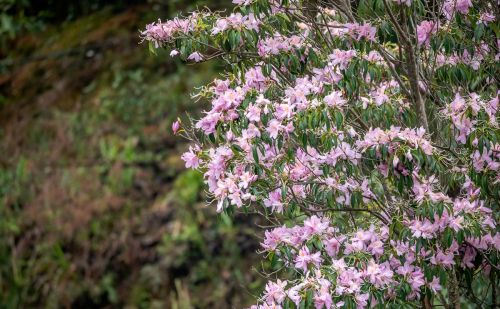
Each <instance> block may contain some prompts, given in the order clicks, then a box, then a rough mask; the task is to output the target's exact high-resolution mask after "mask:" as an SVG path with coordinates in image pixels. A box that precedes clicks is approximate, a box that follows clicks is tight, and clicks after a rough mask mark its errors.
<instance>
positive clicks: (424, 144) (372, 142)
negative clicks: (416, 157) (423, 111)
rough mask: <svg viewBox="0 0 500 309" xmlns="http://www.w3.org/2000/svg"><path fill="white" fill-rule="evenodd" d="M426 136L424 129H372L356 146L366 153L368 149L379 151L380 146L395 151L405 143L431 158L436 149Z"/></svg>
mask: <svg viewBox="0 0 500 309" xmlns="http://www.w3.org/2000/svg"><path fill="white" fill-rule="evenodd" d="M424 136H425V130H424V129H423V128H418V129H410V128H405V129H401V128H400V127H391V128H390V129H389V130H382V129H380V128H375V129H373V128H371V129H370V130H368V132H366V134H365V136H364V139H363V140H359V141H357V142H356V146H357V147H358V148H359V149H360V150H361V152H364V151H366V150H367V149H368V148H375V149H377V148H378V147H379V146H380V145H385V146H388V147H389V149H394V148H396V147H397V146H398V144H400V143H405V144H407V145H409V146H411V147H413V148H414V149H417V148H419V149H421V150H422V151H423V152H424V153H425V154H426V155H429V156H430V155H432V153H433V151H434V147H433V146H432V145H431V143H430V142H429V141H428V140H427V139H426V138H425V137H424Z"/></svg>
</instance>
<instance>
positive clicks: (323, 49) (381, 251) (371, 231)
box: [142, 0, 500, 308]
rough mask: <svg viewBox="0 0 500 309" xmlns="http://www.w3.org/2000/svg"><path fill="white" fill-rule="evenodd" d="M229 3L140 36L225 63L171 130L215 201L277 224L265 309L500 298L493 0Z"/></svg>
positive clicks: (268, 246) (223, 208) (184, 55)
mask: <svg viewBox="0 0 500 309" xmlns="http://www.w3.org/2000/svg"><path fill="white" fill-rule="evenodd" d="M234 2H235V3H236V4H237V7H236V8H235V9H234V12H232V13H231V14H230V15H228V16H225V17H223V16H221V15H219V13H216V12H209V11H197V12H194V13H192V14H190V15H189V16H187V17H179V18H176V19H173V20H169V21H166V22H162V21H158V22H156V23H153V24H150V25H148V26H147V27H146V29H145V30H144V31H143V32H142V36H143V38H144V40H147V41H149V44H150V49H151V50H152V51H154V50H155V48H163V47H165V48H169V49H170V50H171V53H170V54H171V56H172V57H180V58H181V59H182V60H185V61H188V62H201V61H207V60H210V59H214V58H221V59H223V60H224V61H225V62H226V63H227V70H226V74H225V75H224V76H223V78H222V79H216V80H214V81H213V83H211V84H209V85H207V86H206V87H203V88H202V89H201V91H199V93H198V94H197V95H196V98H206V99H208V100H210V101H211V103H212V107H211V109H210V110H208V111H207V112H206V114H205V116H204V117H203V118H201V119H199V120H198V121H196V122H195V124H194V127H193V126H188V125H183V123H180V122H179V123H176V124H174V127H173V129H174V131H175V132H176V133H179V134H183V135H185V136H186V137H187V138H188V139H190V140H191V141H192V142H193V145H192V147H191V149H190V151H188V152H187V153H185V154H184V155H183V156H182V158H183V159H184V161H185V162H186V167H188V168H195V169H200V170H201V171H203V172H204V175H205V181H206V183H207V185H208V190H209V192H210V193H211V196H212V197H213V199H214V201H215V203H216V204H217V209H218V211H220V212H225V213H232V212H233V211H235V210H240V211H245V212H249V211H254V212H259V213H261V214H262V215H263V216H265V217H266V218H267V219H268V220H269V223H270V225H271V226H272V228H270V229H269V230H268V231H266V234H265V239H264V240H263V242H262V248H263V254H264V255H265V256H266V257H267V258H269V260H270V261H271V263H272V264H273V266H274V269H275V270H277V271H276V272H273V273H272V274H269V279H270V281H269V283H268V284H267V286H266V289H265V292H264V294H263V296H262V297H261V298H260V299H259V300H258V305H256V307H257V308H281V307H283V308H292V307H300V308H304V307H316V308H323V307H326V308H334V307H346V308H353V307H359V308H363V307H367V306H379V307H384V306H388V307H395V308H400V307H413V306H422V307H424V308H430V307H432V306H438V305H440V306H443V305H444V306H446V307H449V308H452V307H453V308H456V307H457V306H459V305H460V303H461V302H464V303H471V304H476V305H477V306H486V305H488V306H493V307H494V306H495V305H496V297H497V293H498V286H499V285H498V274H499V267H498V264H499V263H498V261H499V250H500V234H499V233H498V228H497V220H498V214H497V211H498V201H499V190H498V189H499V182H500V144H499V138H500V131H499V127H498V116H499V114H498V60H499V57H500V54H499V42H500V41H499V40H498V35H499V30H500V29H499V25H498V22H497V16H498V4H497V2H496V1H471V0H447V1H420V0H392V1H391V0H359V1H346V0H343V1H340V0H339V1H300V0H297V1H294V0H289V1H288V0H283V1H265V0H235V1H234ZM184 122H187V121H184ZM277 274H278V275H279V276H278V275H277ZM275 277H279V278H280V279H274V278H275Z"/></svg>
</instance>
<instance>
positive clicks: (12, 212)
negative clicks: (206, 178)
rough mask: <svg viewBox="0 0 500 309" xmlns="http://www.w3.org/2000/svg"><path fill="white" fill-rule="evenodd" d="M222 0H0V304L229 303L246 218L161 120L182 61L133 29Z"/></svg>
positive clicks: (242, 288)
mask: <svg viewBox="0 0 500 309" xmlns="http://www.w3.org/2000/svg"><path fill="white" fill-rule="evenodd" d="M228 5H230V1H229V0H227V1H220V2H218V1H196V0H189V1H183V0H177V1H172V0H170V1H169V0H157V1H138V0H137V1H124V0H122V1H104V0H102V1H97V0H93V1H61V0H52V1H51V0H47V1H34V0H33V1H32V0H24V1H23V0H0V308H239V307H244V306H247V305H249V304H251V303H252V300H253V299H254V295H255V294H258V292H259V291H260V290H261V289H262V284H263V282H264V279H263V278H261V277H260V276H259V274H258V272H257V271H256V270H253V269H252V267H253V266H258V265H259V262H258V261H259V258H258V256H257V254H256V251H257V250H258V236H257V235H255V228H254V225H255V222H253V221H254V220H255V218H252V217H251V216H250V217H249V216H235V217H232V218H229V217H223V216H222V217H221V216H218V215H217V214H216V213H215V211H214V207H206V203H205V198H206V196H205V193H204V190H203V182H202V177H201V175H200V174H198V173H196V172H193V171H186V170H185V169H184V166H183V162H182V161H181V160H180V158H179V157H180V154H181V153H182V152H183V150H185V149H186V148H187V144H186V142H185V141H183V140H182V139H181V138H177V137H175V136H173V135H172V133H171V130H170V126H171V124H172V122H173V121H174V120H175V119H176V118H177V116H178V115H185V114H186V112H188V113H190V114H194V115H196V114H199V113H200V112H201V109H202V108H203V103H194V102H193V101H192V100H191V99H190V93H191V92H192V91H193V87H196V86H201V85H203V84H205V83H207V82H209V81H210V80H211V79H213V78H214V77H216V76H217V74H218V72H220V71H221V69H222V68H221V67H220V65H219V64H217V63H205V64H202V65H199V66H190V65H186V64H183V63H180V62H176V60H172V59H170V57H169V56H168V53H167V52H166V51H165V52H160V53H159V54H158V55H157V56H154V55H151V54H150V53H149V52H148V47H147V45H146V44H142V45H141V44H140V38H139V30H140V29H143V28H144V26H145V25H146V24H147V23H150V22H152V21H155V20H157V19H158V18H162V19H167V18H168V17H171V16H175V15H177V14H178V13H180V12H189V11H192V10H193V9H195V8H196V7H197V6H198V7H201V6H207V7H210V8H211V9H225V8H226V9H230V8H229V7H228Z"/></svg>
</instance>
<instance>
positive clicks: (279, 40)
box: [257, 34, 304, 57]
mask: <svg viewBox="0 0 500 309" xmlns="http://www.w3.org/2000/svg"><path fill="white" fill-rule="evenodd" d="M303 46H304V39H303V38H302V37H300V36H298V35H293V36H291V37H286V36H282V35H279V34H277V35H275V36H273V37H269V38H266V39H264V40H259V42H258V43H257V50H258V52H259V56H261V57H268V56H270V55H278V54H279V53H281V52H290V51H292V50H297V49H300V48H301V47H303Z"/></svg>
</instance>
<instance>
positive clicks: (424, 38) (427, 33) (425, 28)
mask: <svg viewBox="0 0 500 309" xmlns="http://www.w3.org/2000/svg"><path fill="white" fill-rule="evenodd" d="M437 31H438V24H437V23H436V22H434V21H428V20H424V21H423V22H421V23H420V24H419V25H418V26H417V42H418V44H419V45H426V46H428V45H429V43H430V41H431V36H432V34H434V33H436V32H437Z"/></svg>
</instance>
